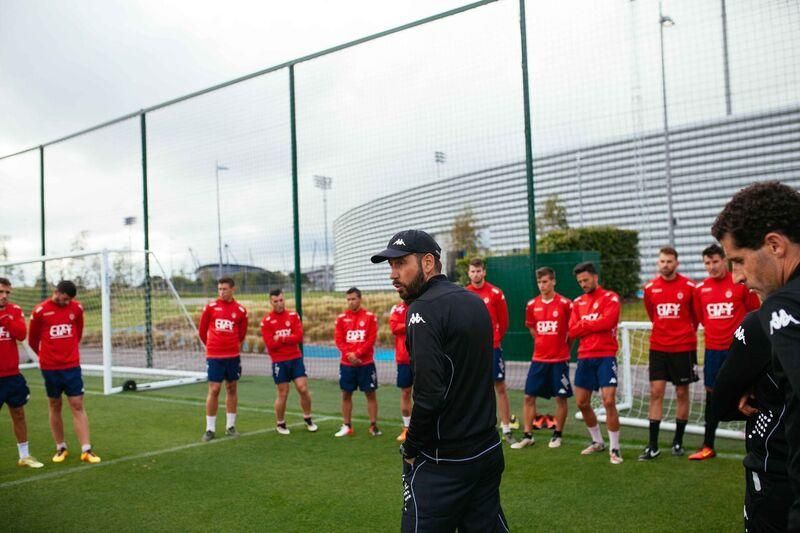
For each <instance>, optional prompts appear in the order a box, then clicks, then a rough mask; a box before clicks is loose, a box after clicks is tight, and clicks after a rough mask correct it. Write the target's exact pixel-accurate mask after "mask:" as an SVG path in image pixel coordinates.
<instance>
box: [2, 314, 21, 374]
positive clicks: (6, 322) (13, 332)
mask: <svg viewBox="0 0 800 533" xmlns="http://www.w3.org/2000/svg"><path fill="white" fill-rule="evenodd" d="M26 333H27V328H26V327H25V313H23V312H22V308H21V307H20V306H18V305H16V304H12V303H11V302H8V303H7V304H6V305H5V307H4V308H2V309H0V378H4V377H7V376H16V375H17V374H19V350H18V349H17V341H24V340H25V334H26Z"/></svg>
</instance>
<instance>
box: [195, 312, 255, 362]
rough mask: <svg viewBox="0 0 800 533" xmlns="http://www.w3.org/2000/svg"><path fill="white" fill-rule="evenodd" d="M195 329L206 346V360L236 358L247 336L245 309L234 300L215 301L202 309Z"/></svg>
mask: <svg viewBox="0 0 800 533" xmlns="http://www.w3.org/2000/svg"><path fill="white" fill-rule="evenodd" d="M197 329H198V333H200V340H201V341H203V344H205V345H206V358H208V359H224V358H226V357H238V355H239V352H240V347H241V345H242V341H243V340H244V338H245V336H246V335H247V309H245V308H244V306H242V305H241V304H239V302H237V301H236V300H231V301H230V302H226V301H224V300H222V299H217V300H216V301H214V302H211V303H209V304H208V305H206V307H205V308H204V309H203V314H202V316H200V326H199V327H198V328H197Z"/></svg>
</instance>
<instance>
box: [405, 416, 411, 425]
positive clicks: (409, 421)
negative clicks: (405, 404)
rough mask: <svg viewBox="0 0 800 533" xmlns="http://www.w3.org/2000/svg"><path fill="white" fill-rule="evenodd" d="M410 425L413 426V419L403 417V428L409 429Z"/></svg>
mask: <svg viewBox="0 0 800 533" xmlns="http://www.w3.org/2000/svg"><path fill="white" fill-rule="evenodd" d="M410 425H411V417H410V416H404V417H403V427H404V428H407V427H408V426H410Z"/></svg>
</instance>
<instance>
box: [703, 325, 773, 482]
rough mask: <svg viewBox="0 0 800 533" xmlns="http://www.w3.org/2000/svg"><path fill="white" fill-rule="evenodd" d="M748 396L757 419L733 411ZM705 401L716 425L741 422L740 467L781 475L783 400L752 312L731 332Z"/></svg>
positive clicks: (769, 349)
mask: <svg viewBox="0 0 800 533" xmlns="http://www.w3.org/2000/svg"><path fill="white" fill-rule="evenodd" d="M751 391H752V392H753V395H754V396H755V399H756V402H755V406H756V407H757V408H758V414H756V415H753V416H750V417H747V418H745V416H744V415H743V414H742V413H741V412H740V411H739V399H740V398H741V397H742V396H744V395H745V394H747V393H749V392H751ZM711 402H712V403H711V405H712V408H713V409H714V410H715V412H716V413H717V416H719V418H720V420H747V422H746V426H745V433H746V436H745V447H746V448H747V455H745V458H744V466H746V467H747V468H749V469H751V470H755V471H757V472H765V473H770V474H776V475H781V476H786V458H787V456H788V453H789V446H788V444H787V442H786V435H785V433H784V431H785V429H784V417H785V416H786V403H785V402H786V398H785V396H784V392H783V390H782V389H781V388H780V386H779V385H778V378H777V377H776V376H775V374H774V372H773V371H772V346H771V345H770V343H769V339H767V335H766V334H765V333H764V330H763V329H762V328H761V323H760V322H759V319H758V312H757V311H753V312H751V313H750V314H748V315H747V317H745V319H744V321H742V324H741V325H740V326H739V328H738V329H737V330H736V333H734V335H733V343H732V344H731V348H730V352H729V353H728V358H727V359H726V360H725V363H724V364H723V365H722V368H720V370H719V374H718V375H717V381H716V384H715V385H714V393H713V395H712V400H711Z"/></svg>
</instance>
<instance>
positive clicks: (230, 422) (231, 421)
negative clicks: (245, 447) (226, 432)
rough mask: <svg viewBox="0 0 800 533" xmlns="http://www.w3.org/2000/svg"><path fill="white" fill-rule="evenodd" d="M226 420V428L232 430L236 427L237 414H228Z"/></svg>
mask: <svg viewBox="0 0 800 533" xmlns="http://www.w3.org/2000/svg"><path fill="white" fill-rule="evenodd" d="M225 420H226V421H227V422H226V426H225V427H226V428H232V427H233V426H235V425H236V413H226V416H225Z"/></svg>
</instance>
